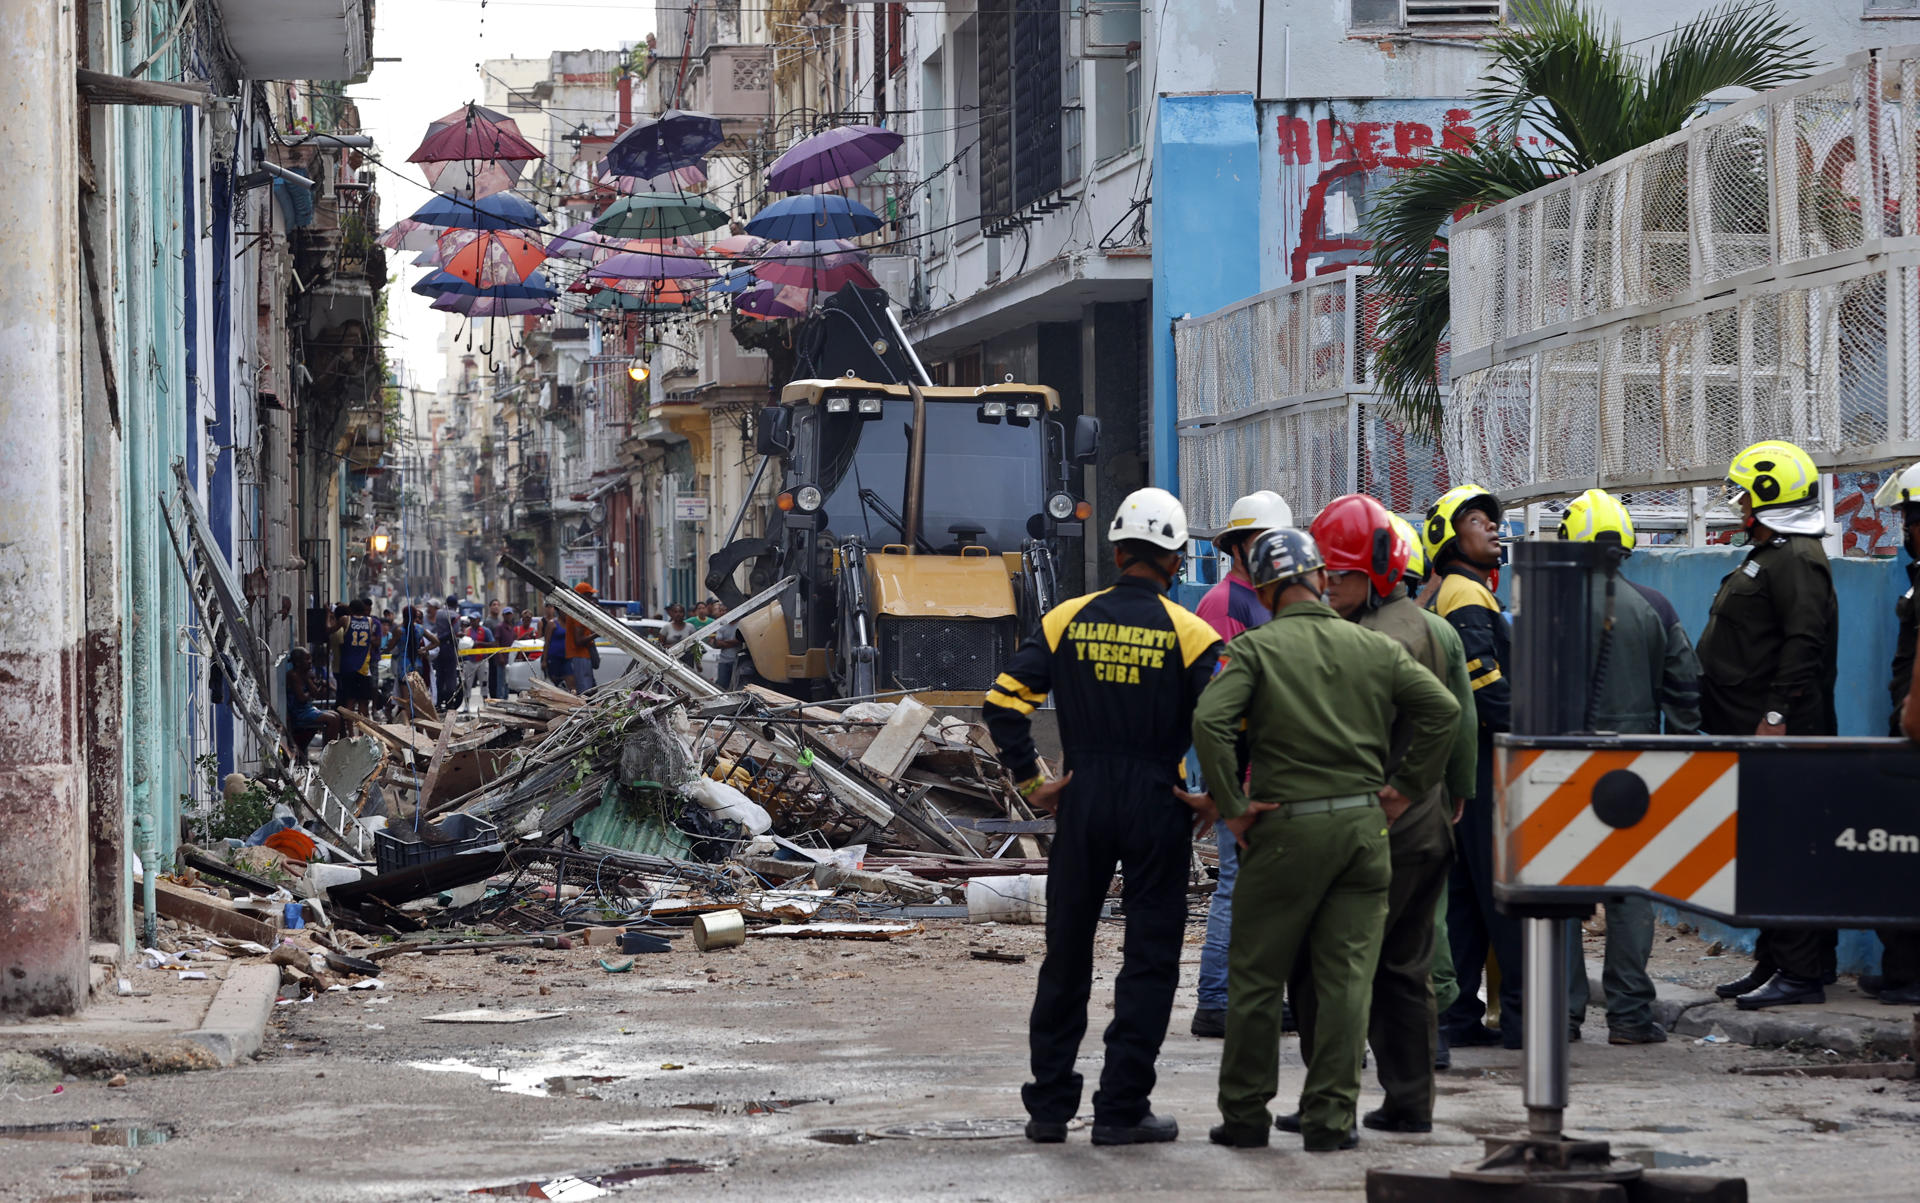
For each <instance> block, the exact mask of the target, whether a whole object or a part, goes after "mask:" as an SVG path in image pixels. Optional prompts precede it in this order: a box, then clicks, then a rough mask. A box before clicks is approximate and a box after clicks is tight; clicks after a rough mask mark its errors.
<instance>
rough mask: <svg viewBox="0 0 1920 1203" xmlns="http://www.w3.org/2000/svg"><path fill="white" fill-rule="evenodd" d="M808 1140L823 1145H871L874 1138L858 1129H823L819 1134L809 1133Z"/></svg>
mask: <svg viewBox="0 0 1920 1203" xmlns="http://www.w3.org/2000/svg"><path fill="white" fill-rule="evenodd" d="M807 1139H808V1140H817V1141H819V1142H820V1143H821V1144H823V1145H870V1144H872V1143H873V1137H871V1136H869V1135H867V1134H866V1133H865V1132H862V1131H860V1129H858V1128H822V1129H821V1130H820V1131H818V1132H809V1133H807Z"/></svg>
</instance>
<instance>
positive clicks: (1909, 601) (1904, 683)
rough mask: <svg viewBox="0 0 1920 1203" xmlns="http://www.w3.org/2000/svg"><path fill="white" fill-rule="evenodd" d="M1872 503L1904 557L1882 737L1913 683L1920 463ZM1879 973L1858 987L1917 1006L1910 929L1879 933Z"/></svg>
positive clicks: (1897, 719)
mask: <svg viewBox="0 0 1920 1203" xmlns="http://www.w3.org/2000/svg"><path fill="white" fill-rule="evenodd" d="M1873 501H1874V504H1875V505H1877V506H1878V507H1880V508H1881V509H1883V510H1893V511H1895V512H1896V513H1898V514H1899V515H1900V531H1901V536H1902V538H1901V542H1902V545H1903V546H1904V547H1905V549H1906V552H1907V558H1908V562H1907V591H1906V592H1905V593H1903V594H1901V595H1900V600H1899V601H1897V602H1895V603H1894V605H1893V615H1894V638H1893V665H1892V676H1891V678H1890V679H1889V681H1888V683H1887V691H1888V694H1889V695H1890V697H1891V698H1892V701H1893V711H1892V714H1891V716H1890V718H1889V721H1888V729H1887V733H1888V734H1889V735H1893V736H1898V735H1899V734H1900V733H1901V718H1902V714H1901V711H1902V709H1903V708H1904V709H1905V710H1907V711H1909V712H1911V711H1912V710H1913V709H1914V707H1913V705H1912V704H1911V699H1910V695H1911V692H1912V689H1913V681H1914V675H1915V674H1914V654H1915V650H1916V649H1915V640H1916V639H1920V612H1916V611H1920V605H1916V603H1915V601H1914V591H1915V589H1916V588H1917V587H1920V464H1915V465H1913V466H1912V467H1910V468H1908V469H1907V470H1906V471H1904V472H1896V473H1894V474H1893V475H1891V476H1889V477H1888V478H1887V483H1886V484H1884V485H1882V486H1881V488H1880V491H1879V492H1878V493H1877V494H1875V495H1874V499H1873ZM1879 936H1880V946H1881V956H1880V972H1879V973H1877V974H1863V975H1861V978H1860V988H1861V989H1862V990H1864V991H1866V992H1867V993H1869V994H1874V995H1878V996H1879V999H1880V1001H1881V1002H1884V1003H1894V1004H1897V1005H1899V1006H1903V1007H1911V1006H1920V931H1914V930H1913V929H1911V928H1884V929H1882V930H1881V931H1880V932H1879Z"/></svg>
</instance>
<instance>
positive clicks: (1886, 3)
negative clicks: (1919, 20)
mask: <svg viewBox="0 0 1920 1203" xmlns="http://www.w3.org/2000/svg"><path fill="white" fill-rule="evenodd" d="M1864 15H1865V16H1869V17H1885V16H1899V17H1920V0H1866V12H1865V14H1864Z"/></svg>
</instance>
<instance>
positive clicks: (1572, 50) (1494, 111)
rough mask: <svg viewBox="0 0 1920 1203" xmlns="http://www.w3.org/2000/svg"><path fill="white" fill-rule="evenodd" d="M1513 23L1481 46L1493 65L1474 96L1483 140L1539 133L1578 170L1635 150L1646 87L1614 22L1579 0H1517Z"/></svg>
mask: <svg viewBox="0 0 1920 1203" xmlns="http://www.w3.org/2000/svg"><path fill="white" fill-rule="evenodd" d="M1512 22H1513V23H1512V24H1510V25H1507V26H1505V27H1503V29H1502V30H1501V32H1500V33H1499V34H1498V35H1496V36H1495V37H1493V38H1491V39H1489V40H1488V41H1487V42H1486V43H1485V47H1486V49H1488V50H1490V51H1491V52H1492V53H1493V62H1492V63H1491V64H1490V65H1489V66H1488V68H1487V72H1486V82H1485V83H1484V84H1483V85H1482V86H1481V87H1480V89H1479V90H1478V91H1477V92H1475V93H1474V111H1475V112H1476V113H1478V114H1479V115H1480V117H1481V119H1482V120H1483V121H1486V122H1487V123H1488V125H1489V128H1488V130H1487V131H1486V132H1484V133H1483V139H1493V138H1497V139H1498V140H1500V141H1503V142H1512V141H1513V140H1515V139H1516V138H1518V137H1520V136H1522V134H1523V132H1525V131H1529V130H1530V131H1536V132H1538V133H1541V134H1544V135H1546V136H1547V137H1549V138H1551V139H1553V140H1554V141H1555V142H1556V143H1558V144H1559V145H1560V147H1561V148H1562V149H1563V150H1564V152H1565V154H1566V157H1567V159H1568V165H1569V166H1571V167H1574V168H1576V169H1580V168H1587V167H1591V166H1593V165H1594V164H1596V163H1600V162H1604V161H1605V160H1607V159H1610V158H1612V157H1613V156H1614V155H1616V154H1619V153H1621V152H1622V151H1626V150H1631V149H1632V148H1633V147H1634V146H1635V145H1638V143H1636V142H1634V141H1632V131H1631V125H1632V119H1633V114H1634V112H1635V111H1636V109H1637V108H1638V106H1639V99H1640V95H1641V92H1642V89H1643V88H1644V86H1645V85H1644V81H1643V80H1642V78H1641V75H1640V67H1639V61H1638V60H1637V59H1636V58H1635V57H1634V56H1633V55H1632V54H1630V53H1628V51H1627V49H1626V47H1625V46H1624V45H1622V44H1621V41H1620V31H1619V27H1618V26H1617V25H1616V26H1613V27H1612V28H1611V29H1609V28H1608V27H1606V26H1605V25H1603V24H1602V21H1601V18H1600V16H1599V14H1598V13H1596V12H1594V11H1592V10H1590V9H1588V8H1587V7H1586V6H1585V5H1584V4H1581V3H1578V2H1577V0H1518V2H1517V3H1516V4H1515V5H1514V7H1513V14H1512Z"/></svg>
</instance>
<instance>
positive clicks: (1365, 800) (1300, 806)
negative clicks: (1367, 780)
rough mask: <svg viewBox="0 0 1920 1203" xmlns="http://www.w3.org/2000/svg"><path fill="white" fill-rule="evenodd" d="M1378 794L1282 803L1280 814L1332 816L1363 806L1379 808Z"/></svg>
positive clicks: (1348, 795) (1349, 795) (1290, 815)
mask: <svg viewBox="0 0 1920 1203" xmlns="http://www.w3.org/2000/svg"><path fill="white" fill-rule="evenodd" d="M1378 805H1380V797H1379V795H1377V794H1343V795H1341V796H1340V797H1337V798H1308V799H1305V800H1304V801H1300V802H1282V803H1281V804H1280V813H1281V814H1284V815H1287V816H1289V817H1292V816H1294V815H1330V814H1332V813H1333V812H1334V811H1336V810H1355V809H1358V808H1359V807H1362V806H1378Z"/></svg>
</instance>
